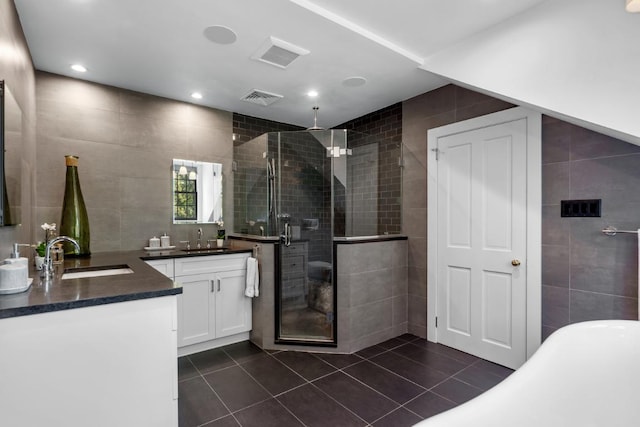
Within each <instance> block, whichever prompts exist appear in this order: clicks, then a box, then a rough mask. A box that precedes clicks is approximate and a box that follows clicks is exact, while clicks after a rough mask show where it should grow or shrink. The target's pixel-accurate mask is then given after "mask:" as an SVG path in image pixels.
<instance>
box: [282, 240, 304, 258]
mask: <svg viewBox="0 0 640 427" xmlns="http://www.w3.org/2000/svg"><path fill="white" fill-rule="evenodd" d="M302 254H305V255H306V254H307V242H301V243H292V244H291V246H282V256H283V257H286V256H292V255H302Z"/></svg>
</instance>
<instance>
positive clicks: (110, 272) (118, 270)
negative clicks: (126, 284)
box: [62, 264, 133, 280]
mask: <svg viewBox="0 0 640 427" xmlns="http://www.w3.org/2000/svg"><path fill="white" fill-rule="evenodd" d="M131 273H133V270H132V269H131V268H130V267H129V266H128V265H126V264H122V265H105V266H100V267H78V268H67V269H65V270H64V273H63V274H62V280H68V279H81V278H85V277H101V276H118V275H121V274H131Z"/></svg>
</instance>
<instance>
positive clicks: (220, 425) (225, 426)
mask: <svg viewBox="0 0 640 427" xmlns="http://www.w3.org/2000/svg"><path fill="white" fill-rule="evenodd" d="M207 427H240V424H238V422H237V421H236V419H235V418H233V415H228V416H226V417H224V418H220V419H219V420H215V421H214V422H212V423H209V424H207Z"/></svg>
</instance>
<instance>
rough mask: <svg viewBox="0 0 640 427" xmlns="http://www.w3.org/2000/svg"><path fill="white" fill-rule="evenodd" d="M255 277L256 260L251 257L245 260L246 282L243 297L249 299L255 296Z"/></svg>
mask: <svg viewBox="0 0 640 427" xmlns="http://www.w3.org/2000/svg"><path fill="white" fill-rule="evenodd" d="M257 275H258V260H257V259H255V258H252V257H249V258H247V282H246V286H245V288H244V295H245V296H247V297H249V298H253V297H254V296H257V295H256V293H255V289H256V277H257Z"/></svg>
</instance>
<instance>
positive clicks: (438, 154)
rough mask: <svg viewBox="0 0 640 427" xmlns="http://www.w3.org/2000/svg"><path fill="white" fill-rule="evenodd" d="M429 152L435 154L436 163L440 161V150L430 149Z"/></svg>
mask: <svg viewBox="0 0 640 427" xmlns="http://www.w3.org/2000/svg"><path fill="white" fill-rule="evenodd" d="M431 151H433V152H434V153H436V162H437V161H438V160H440V153H441V151H440V149H439V148H432V149H431Z"/></svg>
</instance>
